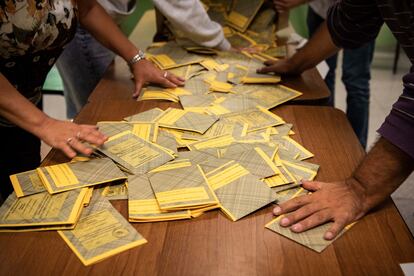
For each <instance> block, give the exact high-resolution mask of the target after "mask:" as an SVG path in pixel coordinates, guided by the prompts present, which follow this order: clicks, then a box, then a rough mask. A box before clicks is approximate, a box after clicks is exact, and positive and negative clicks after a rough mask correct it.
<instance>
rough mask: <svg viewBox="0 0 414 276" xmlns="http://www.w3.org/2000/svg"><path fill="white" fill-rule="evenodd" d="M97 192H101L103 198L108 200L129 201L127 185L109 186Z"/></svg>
mask: <svg viewBox="0 0 414 276" xmlns="http://www.w3.org/2000/svg"><path fill="white" fill-rule="evenodd" d="M97 190H98V191H100V193H101V196H103V197H105V198H107V199H108V200H120V199H128V187H127V185H126V183H121V184H116V185H107V186H105V187H102V188H100V189H97Z"/></svg>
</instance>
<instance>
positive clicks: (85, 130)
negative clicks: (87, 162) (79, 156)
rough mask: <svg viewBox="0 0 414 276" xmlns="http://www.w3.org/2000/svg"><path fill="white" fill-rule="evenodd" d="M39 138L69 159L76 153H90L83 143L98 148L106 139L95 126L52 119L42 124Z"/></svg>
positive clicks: (90, 150) (89, 149)
mask: <svg viewBox="0 0 414 276" xmlns="http://www.w3.org/2000/svg"><path fill="white" fill-rule="evenodd" d="M39 138H40V139H41V140H43V141H44V142H45V143H47V144H48V145H49V146H51V147H54V148H58V149H60V150H61V151H63V152H64V153H65V155H66V156H67V157H69V158H73V157H75V156H76V152H79V153H83V154H86V155H90V154H91V153H92V149H91V148H89V147H87V146H85V145H84V144H82V142H83V141H84V142H88V143H90V144H94V145H97V146H100V145H102V144H103V143H104V142H105V141H106V140H107V139H108V137H106V136H105V135H103V134H102V133H101V132H99V130H98V128H97V127H96V126H93V125H78V124H75V123H72V122H69V121H60V120H55V119H52V118H47V119H46V120H45V122H44V123H43V124H42V126H41V134H40V135H39Z"/></svg>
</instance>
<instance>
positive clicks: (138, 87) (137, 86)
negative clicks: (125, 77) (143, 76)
mask: <svg viewBox="0 0 414 276" xmlns="http://www.w3.org/2000/svg"><path fill="white" fill-rule="evenodd" d="M142 86H143V82H142V81H141V80H140V79H138V78H135V91H134V93H132V97H133V98H137V97H138V96H139V93H141V89H142Z"/></svg>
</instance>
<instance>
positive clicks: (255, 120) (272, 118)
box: [220, 106, 285, 132]
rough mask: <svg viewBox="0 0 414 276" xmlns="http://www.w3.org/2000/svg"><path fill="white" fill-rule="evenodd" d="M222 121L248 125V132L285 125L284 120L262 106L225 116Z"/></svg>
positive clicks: (221, 118)
mask: <svg viewBox="0 0 414 276" xmlns="http://www.w3.org/2000/svg"><path fill="white" fill-rule="evenodd" d="M220 120H223V121H225V122H232V123H239V124H247V125H248V129H247V132H250V131H255V130H259V129H264V128H267V127H272V126H277V125H281V124H283V123H285V122H284V121H283V119H282V118H280V117H279V116H277V115H276V114H274V113H272V112H270V111H268V110H267V109H265V108H263V107H261V106H257V107H256V108H254V109H251V110H247V111H245V112H239V113H237V112H236V113H229V114H224V115H222V116H221V117H220Z"/></svg>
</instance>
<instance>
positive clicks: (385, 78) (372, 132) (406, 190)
mask: <svg viewBox="0 0 414 276" xmlns="http://www.w3.org/2000/svg"><path fill="white" fill-rule="evenodd" d="M154 23H155V21H154V13H153V11H149V12H147V13H146V14H145V15H144V16H143V18H142V19H141V21H140V23H139V24H138V26H137V27H136V28H135V30H134V31H133V32H132V33H131V35H130V38H131V39H132V40H133V41H134V43H136V45H137V46H138V47H140V48H142V49H145V48H146V47H147V46H148V45H149V44H150V43H151V39H152V36H153V33H154V32H155V28H154V26H155V24H154ZM340 60H341V58H339V61H340ZM392 62H393V54H392V53H391V54H389V53H376V54H375V56H374V62H373V66H372V70H371V74H372V80H371V104H370V120H369V131H368V132H369V133H368V149H369V148H371V147H372V145H373V144H374V142H375V140H376V138H377V134H376V130H377V129H378V128H379V127H380V125H381V123H382V122H383V121H384V119H385V117H386V116H387V115H388V113H389V111H390V110H391V106H392V104H393V103H394V102H395V101H396V100H397V98H398V96H399V95H400V94H401V91H402V80H401V79H402V76H403V75H404V74H405V73H406V72H407V71H408V69H409V61H408V59H407V57H406V56H405V55H404V54H402V56H401V58H400V61H399V67H398V71H397V73H396V74H393V73H392V70H391V68H392ZM340 68H341V66H340V64H339V66H338V72H337V81H336V102H335V105H336V107H337V108H339V109H341V110H344V111H345V108H346V100H345V99H346V92H345V88H344V86H343V84H342V83H341V80H340V76H341V69H340ZM44 110H45V112H46V113H48V114H50V115H51V116H52V117H55V118H59V119H65V118H66V116H65V114H66V110H65V105H64V99H63V97H62V96H50V95H47V96H45V99H44ZM49 150H50V147H48V146H46V145H44V146H43V149H42V155H43V156H45V155H46V154H47V152H48V151H49ZM413 187H414V174H412V175H411V176H410V177H409V178H408V179H407V180H406V182H405V183H404V184H403V185H402V186H401V187H400V189H399V190H397V191H396V193H395V194H394V196H393V198H394V200H395V201H396V202H397V205H401V206H403V207H402V209H401V211H400V212H401V214H402V215H403V217H405V219H406V220H407V221H409V222H410V223H409V224H410V229H411V231H412V233H414V219H413V218H414V204H412V202H414V188H413ZM407 194H411V195H412V196H407ZM411 222H412V223H411Z"/></svg>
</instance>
